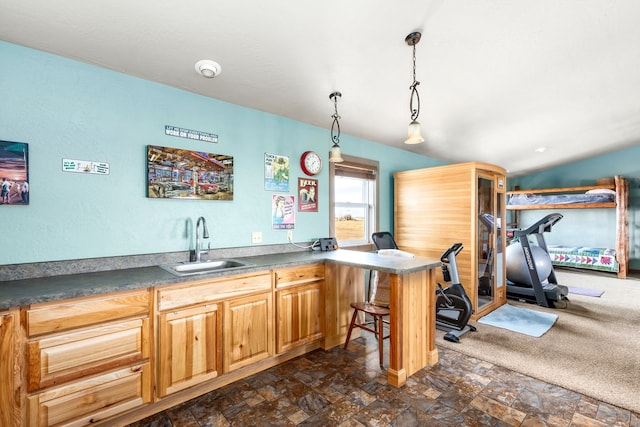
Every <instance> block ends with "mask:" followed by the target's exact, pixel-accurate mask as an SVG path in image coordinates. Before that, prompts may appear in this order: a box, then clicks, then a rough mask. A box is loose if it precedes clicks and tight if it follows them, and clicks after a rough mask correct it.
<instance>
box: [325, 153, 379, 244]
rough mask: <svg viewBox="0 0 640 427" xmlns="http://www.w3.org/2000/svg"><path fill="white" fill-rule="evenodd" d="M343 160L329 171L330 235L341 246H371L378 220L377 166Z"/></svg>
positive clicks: (365, 162) (376, 164) (364, 162)
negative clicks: (372, 235) (372, 234)
mask: <svg viewBox="0 0 640 427" xmlns="http://www.w3.org/2000/svg"><path fill="white" fill-rule="evenodd" d="M342 157H343V158H344V159H345V161H344V162H341V163H332V164H331V167H330V181H331V186H330V187H331V188H330V199H331V205H330V206H331V209H330V222H329V224H330V233H331V235H332V236H335V237H336V239H337V240H338V243H339V244H340V246H356V245H365V244H369V243H371V233H373V232H374V231H376V224H377V219H378V209H377V198H378V185H377V178H378V162H374V161H371V160H366V159H359V158H355V157H351V156H345V155H343V156H342Z"/></svg>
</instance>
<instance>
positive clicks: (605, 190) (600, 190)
mask: <svg viewBox="0 0 640 427" xmlns="http://www.w3.org/2000/svg"><path fill="white" fill-rule="evenodd" d="M585 194H616V192H615V191H613V190H610V189H608V188H596V189H595V190H589V191H587V192H586V193H585Z"/></svg>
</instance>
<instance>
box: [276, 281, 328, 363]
mask: <svg viewBox="0 0 640 427" xmlns="http://www.w3.org/2000/svg"><path fill="white" fill-rule="evenodd" d="M323 283H324V281H316V282H313V283H310V284H307V285H302V286H295V287H292V288H285V289H282V290H278V291H277V292H276V299H277V303H276V315H277V325H278V329H277V334H276V336H277V349H276V352H277V353H282V352H284V351H287V350H290V349H292V348H294V347H298V346H300V345H303V344H307V343H310V342H312V341H315V340H317V339H319V338H322V336H323V325H324V304H323V293H322V287H323V286H322V285H323Z"/></svg>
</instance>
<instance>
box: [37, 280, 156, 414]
mask: <svg viewBox="0 0 640 427" xmlns="http://www.w3.org/2000/svg"><path fill="white" fill-rule="evenodd" d="M149 311H150V298H149V292H148V291H147V290H143V291H133V292H123V293H118V294H111V295H106V296H101V297H90V298H82V299H76V300H67V301H63V302H55V303H44V304H37V305H33V306H31V307H29V308H27V309H25V310H24V318H25V319H26V324H25V330H26V335H27V342H26V355H25V356H26V382H27V391H28V392H29V393H30V394H28V395H27V405H26V406H27V416H26V419H27V423H28V425H29V426H53V425H87V424H91V423H95V422H98V421H100V420H104V419H106V418H108V417H111V416H113V415H117V414H119V413H121V412H124V411H127V410H130V409H132V408H135V407H138V406H140V405H143V404H144V403H147V402H150V401H151V390H152V382H151V380H152V379H151V372H150V336H149V334H150V321H149Z"/></svg>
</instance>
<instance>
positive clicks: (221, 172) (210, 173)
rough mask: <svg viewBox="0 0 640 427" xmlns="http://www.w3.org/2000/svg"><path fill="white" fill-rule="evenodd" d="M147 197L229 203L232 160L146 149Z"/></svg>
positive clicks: (150, 147) (195, 153)
mask: <svg viewBox="0 0 640 427" xmlns="http://www.w3.org/2000/svg"><path fill="white" fill-rule="evenodd" d="M147 180H148V185H147V197H150V198H154V199H203V200H233V156H227V155H224V154H212V153H204V152H202V151H191V150H183V149H180V148H168V147H159V146H156V145H149V146H147Z"/></svg>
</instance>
